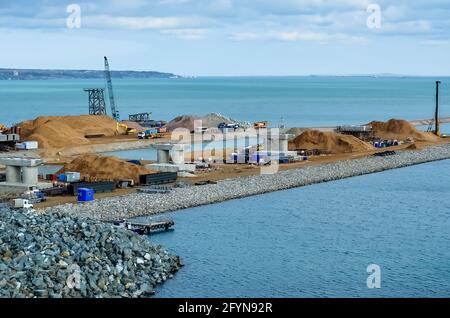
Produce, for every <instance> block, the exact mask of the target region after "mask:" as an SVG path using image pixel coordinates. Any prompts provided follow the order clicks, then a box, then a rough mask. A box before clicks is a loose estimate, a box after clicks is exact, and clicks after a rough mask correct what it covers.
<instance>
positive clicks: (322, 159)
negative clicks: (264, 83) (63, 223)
mask: <svg viewBox="0 0 450 318" xmlns="http://www.w3.org/2000/svg"><path fill="white" fill-rule="evenodd" d="M443 143H450V138H447V139H441V141H439V142H434V143H430V142H416V145H417V146H418V147H419V148H426V147H429V146H433V145H437V144H443ZM410 145H411V144H403V145H400V146H396V147H390V148H384V149H382V150H373V151H364V152H357V153H345V154H336V155H325V156H313V157H310V158H309V160H308V161H301V162H295V163H291V164H283V165H279V170H280V171H284V170H289V169H299V168H302V167H306V166H311V165H321V164H326V163H331V162H335V161H340V160H351V159H357V158H362V157H367V156H370V155H373V154H375V153H377V152H383V151H386V150H390V151H391V150H392V151H414V150H408V149H406V148H407V147H408V146H410ZM231 151H232V150H230V149H229V150H228V151H227V153H228V152H231ZM196 155H198V156H199V155H200V154H199V153H197V154H196ZM260 173H261V170H260V167H258V166H255V165H246V164H213V171H211V172H204V173H199V174H198V175H197V176H196V177H194V178H179V180H182V181H185V182H188V183H191V184H193V183H196V182H200V181H207V180H211V181H218V180H225V179H231V178H238V177H244V176H252V175H258V174H260ZM134 192H136V189H135V188H130V189H117V190H116V191H114V192H111V193H100V194H97V195H96V196H95V197H96V199H100V198H107V197H113V196H121V195H126V194H130V193H134ZM76 202H77V197H76V196H64V197H50V198H48V199H47V201H45V202H43V203H40V204H36V205H35V207H36V208H38V209H41V208H45V207H51V206H56V205H60V204H64V203H76Z"/></svg>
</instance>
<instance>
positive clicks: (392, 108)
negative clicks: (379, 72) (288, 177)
mask: <svg viewBox="0 0 450 318" xmlns="http://www.w3.org/2000/svg"><path fill="white" fill-rule="evenodd" d="M435 80H437V78H384V77H380V78H374V77H228V78H227V77H204V78H192V79H114V80H113V84H114V93H115V97H116V100H117V106H118V109H119V111H120V114H121V117H122V118H123V119H125V118H127V117H128V114H131V113H138V112H152V113H153V117H154V118H155V119H164V120H170V119H172V118H174V117H175V116H178V115H180V114H196V115H203V114H206V113H210V112H220V113H223V114H225V115H228V116H231V117H234V118H236V119H238V120H242V121H256V120H268V121H270V122H271V123H272V124H273V125H277V124H278V122H279V120H280V117H283V118H284V120H285V122H286V124H287V125H288V126H329V125H336V124H346V123H349V124H361V123H366V122H368V121H371V120H375V119H378V120H386V119H389V118H392V117H396V118H405V119H421V118H431V117H432V116H433V113H434V98H435V97H434V96H435ZM440 80H441V81H442V88H441V89H442V97H441V100H442V104H443V105H442V114H443V115H447V116H450V78H440ZM104 86H105V83H104V81H102V80H45V81H0V123H4V124H8V125H10V124H12V123H16V122H20V121H22V120H25V119H31V118H35V117H37V116H39V115H67V114H86V113H87V112H88V98H87V93H86V92H84V91H83V88H88V87H104Z"/></svg>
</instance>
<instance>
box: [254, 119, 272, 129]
mask: <svg viewBox="0 0 450 318" xmlns="http://www.w3.org/2000/svg"><path fill="white" fill-rule="evenodd" d="M267 126H269V123H268V122H267V121H257V122H256V123H253V128H255V129H264V128H267Z"/></svg>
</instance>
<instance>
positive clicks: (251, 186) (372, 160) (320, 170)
mask: <svg viewBox="0 0 450 318" xmlns="http://www.w3.org/2000/svg"><path fill="white" fill-rule="evenodd" d="M444 159H450V144H445V145H440V146H435V147H430V148H427V149H424V150H419V151H401V152H398V153H397V154H395V155H393V156H388V157H366V158H361V159H354V160H346V161H338V162H335V163H330V164H324V165H320V166H308V167H304V168H301V169H295V170H288V171H282V172H279V173H276V174H272V175H258V176H251V177H241V178H236V179H229V180H224V181H220V182H218V184H215V185H214V184H211V185H204V186H198V187H189V188H176V189H174V190H173V191H171V192H170V193H167V194H143V193H138V194H131V195H126V196H121V197H114V198H107V199H101V200H96V201H94V202H89V203H86V204H83V205H77V204H66V205H61V206H58V207H53V208H48V210H49V211H59V212H62V213H71V214H77V215H86V216H89V217H92V218H96V219H101V220H116V219H120V218H130V217H136V216H144V215H152V214H156V213H162V212H169V211H175V210H179V209H184V208H189V207H194V206H199V205H205V204H210V203H216V202H221V201H225V200H230V199H236V198H242V197H248V196H252V195H257V194H262V193H267V192H273V191H277V190H283V189H289V188H294V187H301V186H305V185H310V184H315V183H320V182H327V181H332V180H338V179H343V178H349V177H353V176H359V175H364V174H369V173H375V172H381V171H384V170H389V169H395V168H401V167H407V166H411V165H415V164H420V163H426V162H431V161H437V160H444Z"/></svg>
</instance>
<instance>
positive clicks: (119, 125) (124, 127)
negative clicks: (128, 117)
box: [116, 123, 128, 135]
mask: <svg viewBox="0 0 450 318" xmlns="http://www.w3.org/2000/svg"><path fill="white" fill-rule="evenodd" d="M127 130H128V126H127V125H125V124H122V123H117V127H116V133H117V134H118V135H121V134H122V132H125V134H126V133H127Z"/></svg>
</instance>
